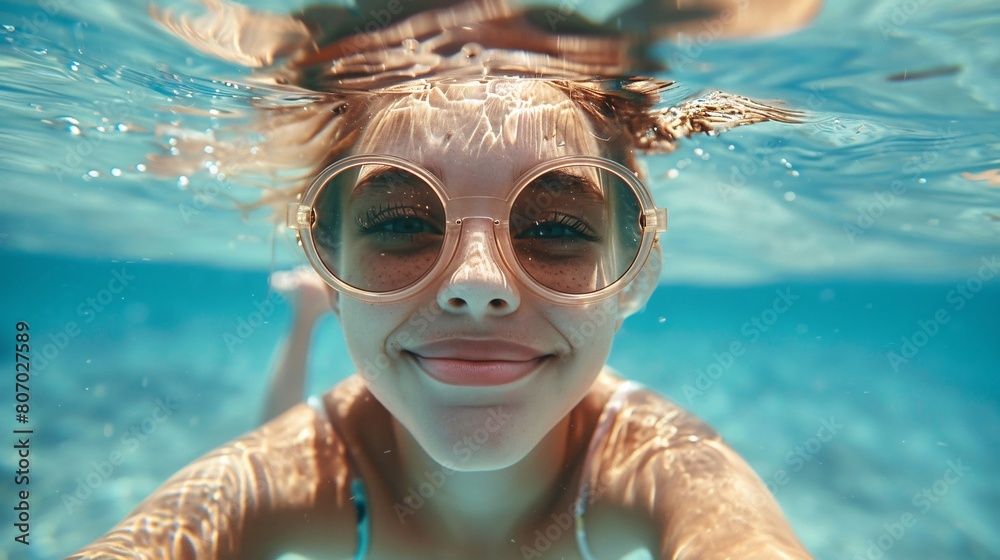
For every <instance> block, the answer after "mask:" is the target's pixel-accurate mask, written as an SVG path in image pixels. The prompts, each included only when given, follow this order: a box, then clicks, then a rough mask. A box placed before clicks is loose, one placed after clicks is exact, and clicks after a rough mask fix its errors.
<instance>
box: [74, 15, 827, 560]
mask: <svg viewBox="0 0 1000 560" xmlns="http://www.w3.org/2000/svg"><path fill="white" fill-rule="evenodd" d="M392 6H393V4H392V3H390V4H388V5H387V8H386V9H387V10H389V8H390V7H392ZM231 9H233V8H231V7H222V8H218V10H220V11H218V12H216V13H215V16H214V17H213V18H211V19H209V20H201V21H200V22H195V23H192V22H191V21H188V20H184V19H172V16H170V15H169V14H157V15H158V17H159V18H160V19H161V20H163V21H165V22H166V23H167V25H168V27H171V28H172V29H175V30H177V31H178V32H179V33H181V34H182V35H184V36H185V37H187V38H188V39H189V40H191V41H192V42H193V43H195V44H200V45H202V46H203V47H204V46H205V45H209V44H216V45H219V44H223V43H227V41H228V40H229V39H233V41H235V42H230V43H229V47H230V48H229V49H228V50H227V51H226V52H229V53H230V54H231V55H232V58H234V59H235V58H240V59H242V60H247V61H254V60H256V61H258V62H259V63H260V64H262V65H263V64H269V63H270V56H271V55H273V54H274V53H279V52H280V53H290V52H293V51H296V50H297V51H299V54H297V55H295V56H294V57H293V58H292V62H291V63H289V64H287V65H285V66H282V67H280V68H278V69H277V70H275V71H272V72H271V73H270V74H267V75H266V79H267V80H269V81H271V82H272V84H273V85H275V87H284V88H286V89H292V90H293V91H296V92H304V91H305V89H308V91H309V92H310V93H309V94H310V95H311V98H310V103H309V104H307V105H300V106H296V107H288V106H287V104H285V105H280V106H275V107H262V111H263V113H264V114H265V121H264V122H265V130H266V131H267V132H268V142H267V144H266V146H265V148H266V149H264V150H258V151H256V152H255V153H256V156H257V157H256V159H255V160H254V163H255V164H256V165H270V164H273V165H274V166H276V165H277V164H278V163H281V164H285V163H289V162H290V163H293V164H296V165H299V166H310V167H314V168H315V169H317V170H318V171H317V172H316V173H315V178H314V179H313V180H312V181H311V183H310V184H309V185H308V186H307V188H305V189H304V191H303V190H302V189H299V191H298V196H297V197H296V198H297V200H295V201H294V202H292V203H291V204H290V205H289V207H288V211H287V216H288V225H289V226H290V227H292V228H294V229H295V230H296V234H297V235H298V237H299V239H300V242H301V244H302V246H303V247H304V249H305V251H306V255H307V257H308V258H309V261H310V262H311V263H312V264H313V266H314V267H315V269H316V271H317V273H318V274H319V275H320V276H321V277H323V279H324V280H326V282H327V283H328V284H329V286H330V289H329V290H328V294H329V299H330V303H331V306H332V308H333V310H334V312H335V314H336V315H337V317H338V319H339V320H340V321H341V324H342V326H343V331H344V333H345V337H346V339H347V345H348V348H349V350H350V353H351V357H352V360H353V361H354V363H355V364H356V366H357V368H358V375H356V376H354V377H352V378H350V379H348V380H346V381H344V382H343V383H341V384H339V385H337V386H336V387H334V388H333V389H331V390H330V391H328V392H327V393H326V394H324V395H323V396H322V397H320V398H311V399H309V401H308V403H306V404H301V405H298V406H295V407H293V408H292V409H291V410H289V411H288V412H287V413H285V414H283V415H281V416H280V417H278V418H277V419H275V420H273V421H271V422H269V423H267V424H265V425H264V426H262V427H261V428H259V429H257V430H255V431H253V432H251V433H249V434H247V435H246V436H244V437H241V438H239V439H237V440H235V441H233V442H231V443H229V444H227V445H224V446H222V447H220V448H218V449H216V450H215V451H213V452H211V453H210V454H208V455H207V456H205V457H203V458H201V459H199V460H197V461H196V462H194V463H193V464H191V465H189V466H188V467H186V468H184V469H183V470H181V471H180V472H179V473H177V474H176V475H175V476H174V477H172V478H171V479H170V480H168V481H167V482H166V483H165V484H164V485H163V486H162V487H161V488H160V489H158V490H157V491H156V492H155V493H154V494H153V495H152V496H150V497H149V498H148V499H147V500H146V501H144V502H143V503H142V504H140V505H139V506H138V507H137V508H136V510H135V511H133V512H132V513H131V514H130V515H129V516H128V517H126V518H125V519H124V520H123V521H122V522H121V523H119V524H118V525H117V526H116V527H114V528H113V529H112V530H111V531H110V532H109V533H108V534H107V535H105V536H104V537H103V538H101V539H99V540H98V541H97V542H95V543H93V544H92V545H90V546H88V547H86V548H85V549H83V550H81V551H80V552H79V553H77V554H75V555H74V556H73V557H72V558H137V557H139V558H192V559H194V558H197V559H205V558H274V557H278V556H280V555H282V554H286V553H295V554H299V555H304V556H308V557H315V558H435V559H442V558H504V559H506V558H543V557H551V558H583V559H589V558H595V559H596V558H599V559H605V558H621V557H625V556H628V555H630V554H634V553H637V551H638V553H645V554H646V555H647V556H649V555H652V556H653V557H657V558H697V559H706V558H762V559H763V558H766V559H774V558H809V555H808V553H807V552H806V551H805V550H804V549H803V547H802V546H801V544H800V543H799V542H798V540H797V539H796V538H795V536H794V534H793V533H792V531H791V529H790V528H789V526H788V523H787V522H786V521H785V519H784V517H783V515H782V513H781V511H780V509H779V508H778V506H777V505H776V503H775V502H774V500H773V499H772V497H771V496H770V495H769V493H768V491H767V489H766V487H765V486H764V484H763V483H762V482H761V481H760V479H758V478H757V476H756V475H755V474H754V473H753V471H752V470H751V469H750V468H749V467H748V466H747V465H746V463H745V462H744V461H743V460H742V459H740V457H738V456H737V454H736V453H735V452H734V451H733V450H732V449H730V448H729V447H728V446H727V445H726V444H725V443H723V442H722V441H721V439H720V438H719V436H718V435H717V434H716V433H715V432H713V431H712V430H711V428H709V427H708V426H706V425H705V424H703V423H702V422H701V421H699V420H698V419H697V418H695V417H693V416H692V415H691V414H689V413H687V412H685V411H684V410H682V409H680V408H679V407H677V406H676V405H674V404H672V403H671V402H669V401H667V400H666V399H664V398H662V397H660V396H658V395H656V394H653V393H651V392H649V391H647V390H645V389H643V388H641V387H639V386H637V385H635V384H633V383H630V382H627V381H624V380H622V379H621V378H619V377H618V376H617V375H616V374H615V373H614V372H612V371H611V370H609V369H608V368H607V367H606V366H605V365H604V364H605V361H606V359H607V356H608V354H609V352H610V348H611V343H612V340H613V338H614V335H615V332H616V331H617V330H618V328H619V327H620V325H621V323H622V321H623V320H624V319H625V318H626V317H628V316H629V315H630V314H632V313H634V312H635V311H637V310H639V309H641V308H642V307H643V305H644V304H645V302H646V301H647V299H648V298H649V296H650V294H651V293H652V290H653V289H654V287H655V286H656V284H657V280H658V278H659V274H660V251H659V244H658V235H659V234H660V233H662V232H663V231H665V229H666V212H665V211H664V210H661V209H657V208H656V207H655V206H654V205H653V201H652V199H651V197H650V195H649V191H648V190H647V189H646V187H645V186H644V185H643V184H642V182H641V181H640V180H639V175H640V173H639V169H638V166H637V163H636V160H635V152H636V151H637V150H646V151H660V152H664V151H669V150H670V149H672V147H673V146H674V143H675V142H676V140H677V139H678V138H680V137H681V136H684V135H690V134H692V133H695V132H713V131H717V130H719V129H722V128H725V127H728V126H734V125H739V124H746V123H752V122H760V121H764V120H778V121H785V122H789V121H793V120H795V115H794V114H793V113H790V112H788V111H783V110H779V109H774V108H771V107H766V106H764V105H760V104H757V103H754V102H752V101H750V100H748V99H745V98H739V97H734V96H728V95H726V94H722V93H715V94H710V95H708V96H705V97H703V98H700V99H697V100H693V101H689V102H686V103H684V104H682V105H680V106H678V107H676V108H670V109H665V110H656V109H653V105H654V104H655V103H656V101H657V100H658V97H659V94H660V93H661V92H662V91H664V90H665V89H666V87H667V85H668V84H665V83H663V82H659V81H656V80H646V79H627V78H618V77H616V76H618V75H619V73H620V71H621V70H622V62H621V61H622V60H623V56H624V55H623V53H624V52H625V51H624V50H623V48H622V46H621V42H620V41H612V40H610V39H604V38H597V37H590V38H584V37H581V36H574V37H554V36H551V35H548V34H546V33H544V32H542V31H540V30H538V28H537V27H535V26H534V25H532V24H531V23H530V21H529V19H528V18H525V17H522V16H521V15H519V14H518V13H516V12H514V11H513V10H511V9H510V8H508V7H506V6H504V5H502V4H499V3H495V2H483V3H479V4H472V5H465V6H462V7H457V8H450V9H448V10H441V11H437V12H428V13H424V14H421V15H418V16H416V17H413V18H410V19H405V20H402V21H400V22H399V23H398V24H394V25H389V24H388V23H387V24H385V26H384V27H381V28H379V29H377V30H373V31H371V32H366V35H365V36H364V37H358V36H356V35H355V36H348V37H344V38H341V39H339V40H329V38H327V39H322V40H320V39H315V40H316V42H317V44H321V45H323V46H322V47H318V46H316V45H313V44H311V43H310V44H308V45H306V44H305V43H304V42H303V41H305V40H304V39H303V37H312V38H316V37H319V36H320V35H323V34H330V33H331V32H330V30H329V27H326V28H325V30H324V27H323V25H318V26H316V27H313V28H310V27H308V26H306V25H305V23H303V22H302V21H299V20H290V19H284V20H275V19H273V16H259V15H253V14H250V13H249V12H244V11H240V12H239V13H238V14H237V16H238V18H237V19H238V21H237V23H238V27H237V28H239V29H244V30H248V29H256V30H258V31H260V30H261V29H262V28H267V29H268V30H269V31H268V33H266V34H265V35H266V37H268V38H270V39H267V40H259V39H258V41H257V43H258V44H249V43H248V42H247V41H245V40H243V39H240V38H239V37H237V38H235V39H234V38H233V36H232V34H231V33H228V31H226V30H227V29H229V30H230V31H231V26H232V25H233V19H232V16H233V13H232V12H231V11H226V10H231ZM389 11H390V12H391V10H389ZM314 15H315V14H314ZM266 17H267V18H272V19H265V18H266ZM240 18H242V19H240ZM321 20H323V18H322V17H320V16H318V15H317V16H316V18H315V21H321ZM265 21H266V22H267V24H266V25H265V24H264V23H262V22H265ZM299 24H301V25H299ZM515 30H516V31H518V32H519V33H520V35H519V36H517V37H516V41H515V40H514V39H515V38H514V36H513V35H512V33H513V32H514V31H515ZM334 35H336V34H334ZM227 37H228V38H229V39H226V38H227ZM243 38H244V39H245V36H243ZM472 39H476V40H475V41H473V40H472ZM240 41H243V42H240ZM513 43H516V44H517V45H518V46H522V45H523V46H525V48H527V50H525V48H519V49H518V50H513V49H511V48H510V47H511V45H512V44H513ZM213 52H221V51H220V49H219V48H217V49H215V50H213ZM233 53H235V54H233ZM595 75H596V76H597V77H596V78H595V77H594V76H595ZM293 135H297V137H298V141H297V142H296V143H294V144H293V145H289V144H287V140H288V139H290V138H292V137H293ZM303 138H305V140H303ZM198 142H204V141H203V140H195V139H189V140H187V141H185V142H181V143H180V146H179V148H180V149H179V151H180V156H179V157H178V158H175V159H173V160H171V161H170V162H169V164H170V165H172V166H175V169H176V168H180V167H183V166H184V165H187V164H191V165H197V164H198V161H197V160H188V161H185V157H186V154H192V155H193V154H199V155H198V156H197V157H204V154H205V150H204V149H203V147H204V144H198ZM214 147H215V148H216V149H215V150H212V152H213V153H214V154H215V156H213V157H218V158H220V160H224V159H225V157H226V154H229V155H230V156H232V154H236V153H238V152H240V150H241V149H243V148H244V147H243V146H239V145H236V144H231V145H229V146H225V145H222V144H221V143H220V144H217V145H215V146H214ZM220 154H221V155H220ZM162 163H163V162H161V164H162ZM287 199H288V197H287V195H286V198H285V199H281V198H280V197H279V196H278V191H274V192H272V193H269V194H268V195H267V196H265V197H264V199H263V203H270V204H273V205H275V206H276V207H280V206H281V205H282V204H283V203H285V202H287ZM283 214H284V213H283Z"/></svg>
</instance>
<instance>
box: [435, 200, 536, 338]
mask: <svg viewBox="0 0 1000 560" xmlns="http://www.w3.org/2000/svg"><path fill="white" fill-rule="evenodd" d="M472 221H473V220H468V219H467V220H466V221H465V224H464V225H463V227H462V234H461V237H460V238H459V240H458V252H457V254H456V255H455V258H456V260H457V262H458V266H456V267H454V271H453V272H452V273H451V274H450V275H447V276H446V280H445V281H444V284H443V285H442V286H441V289H440V290H439V291H438V304H439V305H440V306H441V309H443V310H445V311H448V312H451V313H458V314H461V313H468V314H469V315H472V316H473V317H474V318H476V319H481V318H483V317H487V316H502V315H508V314H510V313H513V312H514V311H516V310H517V308H518V307H519V306H520V305H521V296H520V294H519V293H518V290H517V288H516V287H515V286H514V285H513V284H512V283H511V282H510V281H509V274H507V273H506V272H505V271H504V270H503V269H504V266H503V265H502V262H503V260H502V259H501V258H500V255H499V254H498V253H497V245H496V243H495V241H494V240H493V239H491V237H490V231H491V230H492V229H493V222H492V220H489V221H487V220H475V221H477V222H485V223H483V224H476V225H475V226H473V225H472V224H471V222H472Z"/></svg>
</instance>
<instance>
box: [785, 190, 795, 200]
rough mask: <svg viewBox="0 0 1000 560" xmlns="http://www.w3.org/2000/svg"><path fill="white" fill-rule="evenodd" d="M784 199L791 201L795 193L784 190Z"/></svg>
mask: <svg viewBox="0 0 1000 560" xmlns="http://www.w3.org/2000/svg"><path fill="white" fill-rule="evenodd" d="M785 200H787V201H788V202H791V201H793V200H795V193H793V192H792V191H788V192H786V193H785Z"/></svg>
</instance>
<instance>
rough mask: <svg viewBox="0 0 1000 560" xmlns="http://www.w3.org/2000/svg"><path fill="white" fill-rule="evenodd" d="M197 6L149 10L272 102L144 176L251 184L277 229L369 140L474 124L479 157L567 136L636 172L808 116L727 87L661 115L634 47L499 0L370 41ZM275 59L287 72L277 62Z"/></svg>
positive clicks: (175, 144) (392, 29)
mask: <svg viewBox="0 0 1000 560" xmlns="http://www.w3.org/2000/svg"><path fill="white" fill-rule="evenodd" d="M203 2H204V3H205V6H206V8H207V10H208V13H207V14H205V15H204V16H201V17H198V18H189V17H187V16H183V15H181V16H175V15H174V14H171V13H170V12H166V11H163V12H161V11H159V10H157V9H155V8H153V9H152V10H151V11H152V15H153V17H154V18H155V19H157V20H158V21H160V23H162V24H163V25H164V26H165V27H166V28H167V29H169V30H171V31H173V32H174V33H175V34H177V35H179V36H180V37H182V38H184V39H185V40H187V41H188V42H189V43H190V44H192V45H193V46H195V47H197V48H199V49H201V50H203V51H205V52H208V53H211V54H212V55H214V56H217V57H220V58H224V59H227V60H230V61H232V62H236V63H239V64H243V65H246V66H251V67H256V68H260V69H261V70H260V71H258V72H257V73H255V74H254V76H253V79H252V81H253V82H255V84H256V85H257V86H258V87H263V88H265V91H267V90H268V89H269V90H271V91H272V92H273V94H272V95H266V96H262V97H261V98H260V100H258V101H256V102H255V104H254V108H255V110H256V112H257V115H258V118H257V119H256V121H255V122H254V123H252V124H250V125H246V126H244V127H241V126H234V127H230V133H229V134H228V137H226V138H219V137H216V136H212V135H205V134H192V133H190V131H184V130H178V129H176V128H172V129H163V130H161V131H159V132H160V133H161V134H162V135H169V136H171V141H170V145H171V150H170V154H169V155H164V156H154V157H153V158H151V159H152V162H151V166H152V168H153V169H154V170H155V171H159V172H161V173H169V174H175V173H176V174H191V173H196V172H202V171H204V170H205V169H206V168H207V169H212V170H214V172H216V173H219V174H224V175H225V176H227V177H236V178H238V179H239V181H240V182H241V183H243V184H249V185H254V186H258V187H260V188H261V189H262V190H263V194H262V195H261V196H260V198H259V199H257V200H255V201H252V202H247V201H243V202H238V203H237V206H238V207H240V208H243V209H250V208H255V207H260V206H271V207H274V208H275V209H277V210H279V211H278V212H276V216H277V217H278V218H279V219H280V217H281V216H282V215H283V212H282V211H280V210H281V209H282V208H283V206H284V204H285V203H286V202H288V201H290V200H292V199H294V198H295V197H296V196H297V195H298V194H300V193H301V192H302V191H303V190H304V189H305V188H306V186H307V185H308V182H309V179H311V177H312V176H313V175H315V173H316V172H318V171H319V170H320V169H322V168H323V167H325V166H326V165H327V164H329V163H332V162H333V161H335V160H337V159H339V158H341V157H343V156H344V155H346V154H348V153H350V152H352V151H355V150H361V151H365V150H368V151H377V150H376V149H375V148H376V146H374V145H373V146H357V145H356V142H357V140H358V139H359V137H360V136H359V135H360V134H361V133H362V132H363V131H367V132H368V133H369V134H366V135H365V138H368V139H371V141H372V142H374V139H376V138H382V139H386V140H389V139H393V140H397V141H412V142H415V143H420V142H437V141H442V138H444V139H447V138H446V136H447V130H448V129H449V128H450V127H452V126H453V125H457V124H458V123H468V122H470V121H472V120H475V121H476V122H478V123H479V128H477V130H481V131H482V135H481V137H479V138H478V139H477V138H471V139H469V141H470V145H469V146H468V148H469V157H470V158H475V157H479V156H482V155H484V154H486V153H488V152H489V150H490V149H491V147H492V146H495V145H497V143H498V142H501V141H502V142H510V141H516V142H530V143H532V145H535V146H537V149H538V150H539V152H538V154H539V156H540V157H544V155H545V154H547V153H548V152H547V150H549V149H550V147H551V146H552V145H553V143H558V142H559V141H560V138H559V137H560V135H563V136H565V137H567V138H569V137H573V138H575V139H584V140H585V141H586V142H584V143H580V144H578V145H595V146H596V147H597V148H598V151H600V152H602V153H603V154H604V155H605V156H606V157H610V158H612V159H616V160H618V161H620V162H622V163H625V164H626V165H627V166H629V167H631V168H633V169H635V167H636V165H635V160H634V158H635V154H636V153H637V152H656V153H666V152H670V151H672V150H673V149H674V148H675V147H676V146H677V141H678V140H679V139H680V138H683V137H685V136H690V135H692V134H696V133H709V134H713V133H716V132H718V131H720V130H723V129H726V128H730V127H733V126H738V125H743V124H751V123H756V122H762V121H767V120H774V121H781V122H796V121H797V120H798V119H799V117H800V115H799V114H798V113H796V112H794V111H788V110H784V109H779V108H775V107H772V106H768V105H764V104H761V103H757V102H755V101H752V100H750V99H747V98H745V97H741V96H735V95H730V94H726V93H723V92H719V91H715V92H711V93H708V94H706V95H703V96H700V97H696V98H693V99H688V100H686V101H683V102H682V103H680V104H678V105H676V106H672V107H666V108H662V107H659V104H660V100H661V95H662V94H663V93H664V92H666V91H667V90H668V89H669V88H670V87H671V86H672V84H673V83H672V82H667V81H663V80H658V79H653V78H637V77H626V76H623V75H622V73H623V72H626V70H627V68H628V64H629V59H628V50H629V48H628V47H629V45H628V41H627V40H626V38H624V37H620V36H618V37H612V36H596V35H569V34H561V35H560V34H553V33H547V32H543V31H541V30H539V29H538V28H537V27H536V26H533V25H532V24H531V23H530V22H529V21H527V20H526V19H524V18H523V17H521V14H519V12H518V11H517V9H515V8H513V7H511V6H509V5H507V4H506V3H505V2H503V1H502V0H472V1H470V2H467V3H464V4H460V5H456V6H450V7H447V8H443V9H439V10H431V11H427V12H421V13H418V14H416V15H413V16H412V17H409V18H406V19H402V20H400V21H399V22H398V23H395V24H393V25H390V26H387V27H384V28H382V29H380V30H378V31H377V32H372V33H365V34H364V36H363V37H362V36H350V35H346V36H339V35H336V34H333V35H332V36H330V34H329V33H328V32H327V31H324V30H323V27H324V26H323V25H322V22H321V20H322V19H324V18H325V19H331V18H330V17H326V16H323V17H320V15H319V14H318V13H312V12H307V13H304V14H303V16H302V18H303V19H299V18H296V17H289V16H277V15H273V14H265V13H261V12H252V11H250V10H248V9H246V8H244V7H241V6H238V5H232V4H227V3H225V2H223V1H222V0H203ZM331 9H334V8H331ZM310 14H312V16H315V17H316V18H317V19H316V21H310V20H309V19H307V17H309V16H310ZM334 15H337V17H338V18H341V19H342V18H343V13H342V12H337V14H334ZM333 19H337V18H333ZM343 26H344V24H343V22H342V25H341V27H343ZM361 39H363V41H362V40H361ZM278 56H285V57H287V62H285V63H282V64H277V65H276V64H274V61H275V59H276V57H278ZM372 132H374V134H372ZM438 135H443V136H438ZM584 136H587V137H588V138H583V137H584ZM591 143H596V144H591Z"/></svg>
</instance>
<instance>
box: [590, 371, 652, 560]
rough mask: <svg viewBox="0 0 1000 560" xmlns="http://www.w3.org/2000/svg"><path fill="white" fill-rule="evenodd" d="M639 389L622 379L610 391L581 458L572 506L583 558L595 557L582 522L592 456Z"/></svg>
mask: <svg viewBox="0 0 1000 560" xmlns="http://www.w3.org/2000/svg"><path fill="white" fill-rule="evenodd" d="M641 389H643V386H642V385H640V384H639V383H636V382H634V381H623V382H622V383H621V384H620V385H618V388H617V389H615V392H614V393H612V395H611V398H610V399H608V402H607V404H605V405H604V410H602V411H601V416H600V418H598V419H597V427H596V428H594V435H593V436H591V438H590V445H589V446H588V448H587V456H586V457H584V459H583V472H582V473H581V475H580V491H579V493H577V497H576V505H575V506H574V508H573V512H574V516H573V517H574V518H575V522H576V544H577V547H578V548H579V549H580V556H582V557H583V559H584V560H594V559H595V556H594V554H593V553H592V552H591V551H590V547H589V546H588V545H587V530H586V527H585V526H584V523H583V514H584V513H585V512H586V510H587V505H588V504H589V503H590V501H591V500H592V497H591V492H590V490H591V486H592V485H593V483H594V481H593V480H592V478H593V477H592V474H591V472H590V471H591V469H592V462H593V458H594V457H595V456H597V451H598V450H597V448H598V447H599V446H600V445H602V443H603V442H604V441H605V440H606V439H607V437H606V436H607V434H608V432H609V431H610V430H611V428H612V427H613V426H614V424H615V419H616V418H617V417H618V413H619V412H621V410H622V407H623V406H624V405H625V401H626V400H627V399H628V396H629V394H630V393H633V392H635V391H638V390H641Z"/></svg>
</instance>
